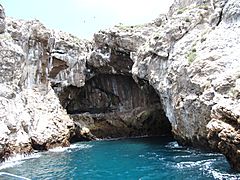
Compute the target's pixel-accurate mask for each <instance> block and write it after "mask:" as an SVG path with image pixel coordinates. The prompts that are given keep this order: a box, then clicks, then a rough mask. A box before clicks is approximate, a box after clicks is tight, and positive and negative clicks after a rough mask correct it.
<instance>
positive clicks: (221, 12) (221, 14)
mask: <svg viewBox="0 0 240 180" xmlns="http://www.w3.org/2000/svg"><path fill="white" fill-rule="evenodd" d="M222 18H223V8H222V10H221V11H220V14H219V19H218V22H217V24H216V26H219V24H220V23H221V22H222Z"/></svg>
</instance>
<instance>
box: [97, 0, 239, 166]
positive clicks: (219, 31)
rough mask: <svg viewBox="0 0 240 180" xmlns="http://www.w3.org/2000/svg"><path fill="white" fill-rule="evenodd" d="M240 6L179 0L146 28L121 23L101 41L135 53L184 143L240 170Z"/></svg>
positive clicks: (142, 75)
mask: <svg viewBox="0 0 240 180" xmlns="http://www.w3.org/2000/svg"><path fill="white" fill-rule="evenodd" d="M238 7H239V1H237V0H229V1H227V0H214V1H205V0H204V1H188V0H186V1H185V0H184V1H177V0H176V1H175V3H174V4H173V5H172V6H171V8H170V11H169V13H168V16H167V17H166V16H160V17H159V18H158V19H156V20H155V21H154V22H153V23H149V24H145V25H143V27H142V28H141V31H140V32H139V31H138V28H139V26H132V27H124V26H118V27H115V29H113V30H109V31H105V32H99V33H97V34H95V41H96V44H97V47H100V50H98V51H99V52H102V54H104V52H105V51H103V50H102V49H111V48H114V49H115V50H118V51H121V52H122V53H124V52H125V53H129V54H130V57H131V59H132V61H133V62H134V65H133V67H132V74H133V78H134V79H135V80H136V82H138V81H139V79H144V80H146V81H148V82H149V83H150V85H152V86H153V87H154V89H155V90H156V91H157V93H158V94H159V97H160V100H161V104H162V107H163V109H164V111H165V113H166V116H167V117H168V119H169V121H170V123H171V125H172V131H173V133H174V135H175V137H176V138H177V139H178V140H179V142H181V143H183V144H191V145H195V146H201V147H210V148H213V149H215V150H217V151H220V152H222V153H223V154H225V155H226V157H227V159H228V160H229V161H230V164H231V165H232V166H233V168H235V169H238V170H239V169H240V168H239V162H240V160H239V158H240V154H239V151H240V149H239V141H238V138H239V122H238V120H239V115H240V109H239V107H240V100H239V89H240V88H239V77H240V76H239V70H240V63H239V50H238V49H239V41H240V38H239V37H240V36H239V31H240V28H239V23H240V22H239V15H238V14H239V8H238ZM146 34H147V36H146ZM136 35H138V36H139V37H142V38H140V39H141V40H136V39H135V37H136ZM132 45H134V48H133V47H132ZM107 52H108V51H107ZM219 112H220V113H219ZM219 114H220V115H219Z"/></svg>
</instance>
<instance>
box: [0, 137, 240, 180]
mask: <svg viewBox="0 0 240 180" xmlns="http://www.w3.org/2000/svg"><path fill="white" fill-rule="evenodd" d="M2 172H7V173H11V174H15V175H20V176H24V177H27V178H30V179H33V180H38V179H40V180H52V179H53V180H55V179H56V180H61V179H66V180H67V179H70V180H71V179H72V180H75V179H76V180H78V179H83V180H87V179H90V180H94V179H101V180H105V179H106V180H108V179H113V180H117V179H121V180H126V179H133V180H134V179H139V180H140V179H141V180H153V179H159V180H161V179H162V180H195V179H199V180H200V179H201V180H208V179H221V180H225V179H226V180H236V179H240V174H237V173H234V172H233V171H232V170H230V166H229V165H228V163H227V161H226V159H225V157H224V156H223V155H220V154H216V153H210V152H204V151H200V150H198V149H192V148H185V147H181V146H179V145H178V144H177V142H176V141H174V140H173V139H171V138H166V137H158V138H133V139H121V140H101V141H92V142H81V143H76V144H73V145H71V146H70V147H69V148H56V149H52V150H50V151H48V152H40V153H34V154H32V155H29V156H25V157H23V156H15V157H13V158H12V159H9V161H7V162H5V163H3V164H0V173H2ZM0 179H1V180H5V179H6V180H12V179H14V180H15V179H19V178H10V177H2V176H0Z"/></svg>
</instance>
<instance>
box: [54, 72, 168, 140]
mask: <svg viewBox="0 0 240 180" xmlns="http://www.w3.org/2000/svg"><path fill="white" fill-rule="evenodd" d="M59 99H60V102H61V104H62V106H63V107H64V108H65V109H66V110H67V112H68V114H70V115H71V117H72V118H73V119H74V121H75V122H78V123H80V124H83V125H84V126H87V127H88V128H89V129H90V130H91V132H92V133H93V134H94V135H95V136H96V137H100V138H106V137H132V136H143V135H148V136H158V135H171V125H170V122H169V121H168V118H167V117H166V115H165V112H164V111H163V109H162V106H161V102H160V98H159V96H158V94H157V93H156V92H155V90H154V89H153V88H152V87H151V86H150V85H148V83H146V82H144V81H141V83H139V84H137V83H136V82H135V81H134V80H133V78H132V77H131V76H126V75H125V76H124V75H112V74H111V75H110V74H100V75H98V76H95V77H93V78H91V79H90V80H88V81H87V82H86V84H85V86H84V87H81V88H78V87H74V86H69V87H66V88H64V90H63V91H62V92H61V93H59Z"/></svg>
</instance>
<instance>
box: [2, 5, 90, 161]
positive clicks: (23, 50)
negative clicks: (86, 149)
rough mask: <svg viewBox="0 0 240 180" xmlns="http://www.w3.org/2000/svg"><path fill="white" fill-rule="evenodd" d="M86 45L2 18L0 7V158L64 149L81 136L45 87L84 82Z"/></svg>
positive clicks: (39, 26) (29, 23) (27, 23)
mask: <svg viewBox="0 0 240 180" xmlns="http://www.w3.org/2000/svg"><path fill="white" fill-rule="evenodd" d="M90 47H91V45H90V43H88V42H86V41H83V40H82V41H80V40H79V39H77V38H76V37H73V36H71V35H69V34H66V33H63V32H56V31H52V30H49V29H47V28H45V27H44V26H43V25H42V24H41V23H40V22H39V21H36V20H34V21H22V20H13V19H11V18H5V14H4V10H3V8H2V6H0V73H1V76H0V129H1V130H0V154H1V156H0V159H1V160H2V159H4V158H6V157H8V156H9V155H10V154H12V153H28V152H31V151H33V150H47V149H49V148H52V147H55V146H68V145H69V143H70V141H71V138H73V137H74V136H76V135H77V134H80V135H81V129H78V130H77V128H76V126H75V125H74V122H73V121H72V119H71V118H70V117H69V116H68V114H67V112H66V110H64V109H63V108H62V106H61V105H60V103H59V99H58V97H57V96H56V94H55V93H54V91H53V89H52V87H51V86H52V85H53V84H61V86H66V85H70V84H71V85H76V86H81V85H82V84H84V77H85V76H84V75H83V73H84V72H83V70H84V69H85V61H86V54H87V52H88V49H89V48H90ZM63 79H64V80H63ZM76 130H77V131H76Z"/></svg>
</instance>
